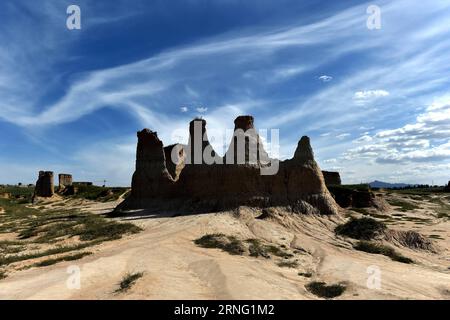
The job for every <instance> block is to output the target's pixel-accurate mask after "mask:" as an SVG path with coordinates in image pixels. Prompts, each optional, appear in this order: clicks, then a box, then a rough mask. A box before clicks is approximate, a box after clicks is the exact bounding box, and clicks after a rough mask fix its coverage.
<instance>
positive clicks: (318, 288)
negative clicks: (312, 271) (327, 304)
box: [305, 281, 346, 299]
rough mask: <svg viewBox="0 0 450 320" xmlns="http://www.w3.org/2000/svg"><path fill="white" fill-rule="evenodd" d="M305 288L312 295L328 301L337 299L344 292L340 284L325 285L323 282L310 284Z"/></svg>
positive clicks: (343, 287) (344, 288)
mask: <svg viewBox="0 0 450 320" xmlns="http://www.w3.org/2000/svg"><path fill="white" fill-rule="evenodd" d="M305 287H306V289H307V290H308V291H309V292H311V293H312V294H314V295H316V296H318V297H321V298H328V299H331V298H335V297H338V296H340V295H341V294H343V293H344V291H345V290H346V287H345V286H343V285H341V284H332V285H327V284H326V283H325V282H317V281H313V282H310V283H308V284H307V285H306V286H305Z"/></svg>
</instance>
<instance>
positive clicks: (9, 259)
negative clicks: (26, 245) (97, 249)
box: [0, 242, 99, 266]
mask: <svg viewBox="0 0 450 320" xmlns="http://www.w3.org/2000/svg"><path fill="white" fill-rule="evenodd" d="M98 243H99V242H88V243H81V244H78V245H73V246H59V247H56V248H52V249H48V250H45V251H36V252H32V253H26V254H19V255H8V256H0V266H4V265H9V264H11V263H15V262H20V261H25V260H30V259H36V258H41V257H45V256H51V255H55V254H60V253H65V252H70V251H76V250H81V249H84V248H87V247H90V246H92V245H95V244H98Z"/></svg>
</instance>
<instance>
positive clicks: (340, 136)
mask: <svg viewBox="0 0 450 320" xmlns="http://www.w3.org/2000/svg"><path fill="white" fill-rule="evenodd" d="M349 136H350V133H341V134H338V135H337V136H336V138H337V139H345V138H347V137H349Z"/></svg>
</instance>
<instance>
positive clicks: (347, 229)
mask: <svg viewBox="0 0 450 320" xmlns="http://www.w3.org/2000/svg"><path fill="white" fill-rule="evenodd" d="M385 229H386V225H385V224H384V223H383V222H380V221H377V220H375V219H372V218H367V217H363V218H360V219H356V218H351V219H350V221H348V222H347V223H345V224H343V225H340V226H337V227H336V229H335V232H336V234H338V235H341V236H346V237H350V238H353V239H358V240H371V239H373V238H375V237H376V236H378V235H379V234H380V233H382V232H383V231H384V230H385Z"/></svg>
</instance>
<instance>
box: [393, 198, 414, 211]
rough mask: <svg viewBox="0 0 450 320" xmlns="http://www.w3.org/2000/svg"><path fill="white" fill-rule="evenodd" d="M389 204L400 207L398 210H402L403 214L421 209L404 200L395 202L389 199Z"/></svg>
mask: <svg viewBox="0 0 450 320" xmlns="http://www.w3.org/2000/svg"><path fill="white" fill-rule="evenodd" d="M387 202H388V203H389V204H390V205H391V206H395V207H400V208H399V209H397V210H400V211H402V212H408V211H411V210H414V209H420V207H419V206H417V205H415V204H413V203H410V202H406V201H402V200H394V199H388V200H387Z"/></svg>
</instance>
